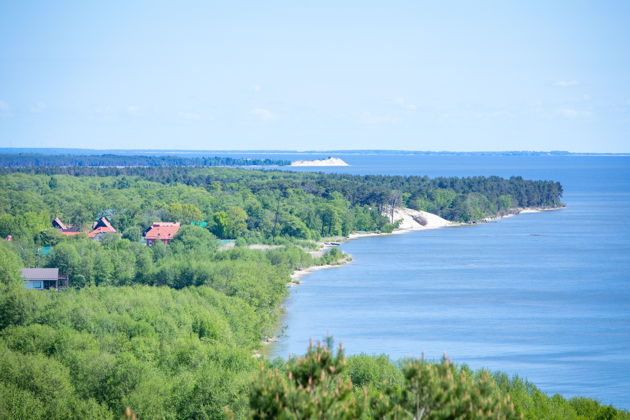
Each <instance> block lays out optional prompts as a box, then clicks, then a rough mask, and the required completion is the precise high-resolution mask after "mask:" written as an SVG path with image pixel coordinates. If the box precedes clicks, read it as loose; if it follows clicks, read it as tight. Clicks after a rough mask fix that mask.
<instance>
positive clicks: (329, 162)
mask: <svg viewBox="0 0 630 420" xmlns="http://www.w3.org/2000/svg"><path fill="white" fill-rule="evenodd" d="M291 166H350V165H348V164H347V163H346V162H344V161H343V160H342V159H339V158H334V157H329V158H328V159H319V160H296V161H294V162H291Z"/></svg>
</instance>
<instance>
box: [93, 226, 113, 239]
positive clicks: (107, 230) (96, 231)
mask: <svg viewBox="0 0 630 420" xmlns="http://www.w3.org/2000/svg"><path fill="white" fill-rule="evenodd" d="M99 233H116V229H114V228H113V227H111V225H110V226H109V227H102V226H101V227H97V228H96V229H94V230H93V231H91V232H90V233H88V234H87V236H88V238H93V237H95V236H96V235H98V234H99Z"/></svg>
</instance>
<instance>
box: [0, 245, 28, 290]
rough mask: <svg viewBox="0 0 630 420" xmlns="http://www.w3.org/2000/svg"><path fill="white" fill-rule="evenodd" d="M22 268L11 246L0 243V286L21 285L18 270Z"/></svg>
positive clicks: (20, 261)
mask: <svg viewBox="0 0 630 420" xmlns="http://www.w3.org/2000/svg"><path fill="white" fill-rule="evenodd" d="M22 267H23V263H22V260H21V259H20V257H19V256H18V254H17V253H16V252H15V250H14V249H13V247H12V244H10V243H6V242H2V241H0V284H4V285H8V284H21V283H22V276H21V275H20V269H21V268H22Z"/></svg>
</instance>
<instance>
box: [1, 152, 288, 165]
mask: <svg viewBox="0 0 630 420" xmlns="http://www.w3.org/2000/svg"><path fill="white" fill-rule="evenodd" d="M290 164H291V161H289V160H284V159H249V158H233V157H226V156H212V157H183V156H168V155H167V156H140V155H127V156H121V155H114V154H103V155H73V154H62V155H57V154H42V153H13V154H0V167H4V168H29V167H42V166H43V167H70V166H73V167H101V168H103V167H162V166H286V165H290Z"/></svg>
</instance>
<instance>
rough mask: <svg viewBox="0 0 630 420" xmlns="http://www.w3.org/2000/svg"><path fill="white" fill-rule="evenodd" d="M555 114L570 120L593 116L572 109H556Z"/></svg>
mask: <svg viewBox="0 0 630 420" xmlns="http://www.w3.org/2000/svg"><path fill="white" fill-rule="evenodd" d="M556 114H557V115H560V116H562V117H565V118H570V119H575V118H585V117H590V116H591V115H593V113H592V112H590V111H582V110H579V109H574V108H558V109H556Z"/></svg>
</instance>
